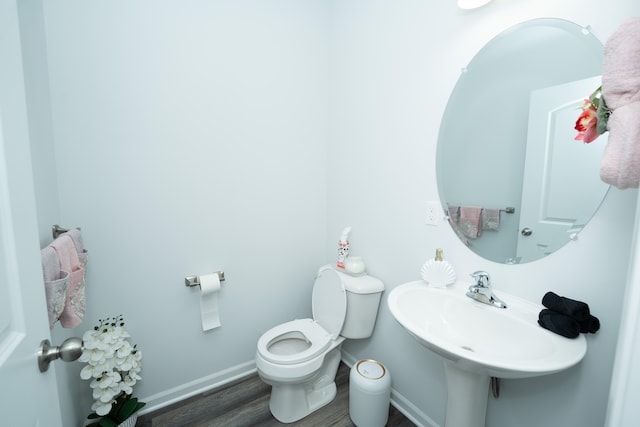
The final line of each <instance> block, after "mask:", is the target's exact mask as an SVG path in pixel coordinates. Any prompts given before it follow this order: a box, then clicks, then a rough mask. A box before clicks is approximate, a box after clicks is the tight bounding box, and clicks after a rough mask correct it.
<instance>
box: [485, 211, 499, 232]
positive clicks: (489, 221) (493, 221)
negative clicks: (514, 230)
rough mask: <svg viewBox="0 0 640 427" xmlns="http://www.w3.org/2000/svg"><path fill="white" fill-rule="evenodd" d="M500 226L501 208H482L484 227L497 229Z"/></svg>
mask: <svg viewBox="0 0 640 427" xmlns="http://www.w3.org/2000/svg"><path fill="white" fill-rule="evenodd" d="M499 227H500V209H483V210H482V229H483V230H497V229H498V228H499Z"/></svg>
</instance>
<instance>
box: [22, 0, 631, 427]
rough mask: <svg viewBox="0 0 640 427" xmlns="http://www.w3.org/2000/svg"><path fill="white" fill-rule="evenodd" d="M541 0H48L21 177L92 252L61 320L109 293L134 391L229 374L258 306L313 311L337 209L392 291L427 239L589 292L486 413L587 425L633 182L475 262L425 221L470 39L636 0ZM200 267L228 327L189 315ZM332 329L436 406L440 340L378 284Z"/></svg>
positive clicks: (616, 295) (244, 358)
mask: <svg viewBox="0 0 640 427" xmlns="http://www.w3.org/2000/svg"><path fill="white" fill-rule="evenodd" d="M432 3H433V2H432ZM540 3H541V2H535V1H533V0H522V1H520V2H508V1H506V0H495V1H494V2H493V3H492V4H490V5H489V6H487V7H485V8H484V9H481V10H479V11H476V12H473V13H463V12H460V11H458V10H457V9H456V7H455V4H454V2H450V4H444V5H443V4H441V3H437V4H429V3H427V2H425V1H417V0H416V1H413V0H405V1H402V2H397V1H382V0H376V1H372V0H367V1H365V0H351V1H349V2H343V1H333V2H325V1H313V0H308V1H296V0H273V1H270V2H263V1H258V0H254V1H249V0H244V1H231V0H225V1H222V0H220V1H213V2H212V1H209V2H206V1H196V0H189V1H186V2H179V3H178V2H175V3H174V2H157V1H155V2H154V1H150V0H147V1H137V2H130V1H124V0H120V1H115V2H114V1H109V2H106V1H103V2H85V1H81V0H73V1H72V0H65V1H51V0H44V9H43V10H44V12H43V15H44V26H45V36H46V50H47V55H48V58H47V59H48V62H47V65H48V74H49V80H50V98H51V114H52V129H53V140H54V141H55V142H54V149H55V166H56V168H55V169H56V171H55V172H52V171H51V170H49V171H48V172H47V173H46V174H45V176H49V177H50V178H52V180H49V181H46V182H43V181H40V184H38V183H37V182H36V185H40V187H39V188H37V189H36V191H37V193H38V194H41V195H42V193H44V191H43V188H45V187H48V188H49V189H54V190H57V192H58V193H59V196H58V199H57V203H58V204H59V211H57V209H55V208H53V209H52V208H51V207H49V208H41V207H40V206H41V205H42V204H39V221H40V224H41V226H40V228H41V230H44V229H46V228H48V227H49V226H50V223H60V224H61V225H63V226H69V227H73V226H80V227H82V229H83V232H84V235H85V240H86V245H87V247H88V249H89V250H90V251H91V255H90V261H89V263H90V264H89V270H88V277H87V283H88V284H87V292H88V313H87V321H86V322H85V323H84V324H83V325H82V326H81V327H79V328H78V331H77V333H78V334H80V333H81V332H82V331H83V330H84V329H86V328H89V327H90V326H91V325H92V324H93V323H94V322H95V320H96V319H97V318H99V317H103V316H108V315H112V314H119V313H123V314H125V316H126V319H127V323H128V327H129V329H130V331H131V333H132V335H133V337H134V342H136V343H138V345H139V346H140V347H141V348H142V349H143V352H144V371H143V377H144V379H143V381H142V382H141V383H140V384H139V386H136V394H137V395H139V396H141V397H143V398H146V397H153V398H158V399H160V398H161V397H162V395H163V393H166V392H168V391H171V390H175V389H176V388H178V389H179V388H180V387H182V386H184V385H185V384H189V383H191V382H193V381H197V380H198V379H200V378H202V377H208V376H211V375H214V376H215V375H217V374H220V375H224V374H225V372H227V371H229V370H232V369H233V368H234V367H237V366H239V365H240V366H245V365H243V364H244V363H245V362H250V361H251V360H252V358H253V354H254V351H255V344H256V341H257V339H258V337H259V336H260V334H261V333H262V332H263V331H264V330H266V329H267V328H268V327H271V326H272V325H275V324H277V323H280V322H282V321H285V320H290V319H292V318H294V317H303V316H307V315H309V313H310V309H309V308H310V307H309V303H310V286H311V281H312V280H313V276H314V272H315V269H316V268H317V267H318V266H319V265H320V264H322V263H323V262H326V261H328V260H332V259H333V258H334V257H335V248H336V242H337V239H338V237H339V233H340V231H341V230H342V228H343V227H344V226H345V225H351V226H352V227H353V233H352V252H353V253H354V254H356V255H362V256H363V257H364V258H365V261H366V262H367V266H368V270H369V271H370V273H371V274H373V275H376V276H377V277H379V278H381V279H382V280H383V281H384V282H385V284H386V285H387V289H388V290H389V289H391V288H393V287H394V286H396V285H398V284H401V283H403V282H406V281H409V280H414V279H416V278H417V277H418V274H419V273H418V272H419V269H420V266H421V265H422V263H423V262H424V261H425V260H426V259H427V258H429V257H431V256H432V254H433V252H434V250H435V248H436V247H443V248H444V249H445V256H446V257H447V258H448V259H449V260H450V261H451V262H452V263H453V265H454V266H455V267H456V268H457V270H458V274H459V275H460V276H464V275H465V274H466V273H468V272H470V271H472V270H473V269H476V268H483V269H487V270H488V271H490V272H491V274H492V277H493V279H494V283H495V286H496V287H497V288H499V289H503V290H506V291H508V292H511V293H514V294H517V295H520V296H523V297H525V298H529V299H534V300H538V299H539V298H541V296H542V295H543V293H544V292H545V291H546V290H549V289H554V290H556V291H557V292H559V293H561V294H565V295H567V296H571V297H573V298H578V299H583V300H585V301H587V302H589V304H590V306H591V308H592V311H593V312H594V313H595V314H596V315H597V316H598V317H599V318H600V320H601V322H602V325H603V326H602V329H601V331H600V332H599V333H598V334H597V335H595V336H591V337H589V351H588V354H587V357H586V358H585V360H584V362H583V363H582V364H581V365H579V366H578V367H576V368H573V369H571V370H570V371H568V372H565V373H562V374H558V375H554V376H551V377H543V378H537V379H530V380H520V381H519V382H517V383H516V382H515V381H505V382H504V384H503V391H502V396H501V398H500V399H499V400H497V401H494V400H490V402H489V410H488V415H487V421H488V425H489V426H492V427H508V426H511V425H515V424H518V425H522V426H526V425H531V426H533V425H539V424H543V423H545V424H546V425H584V426H594V427H595V426H601V425H602V424H603V421H604V414H605V408H606V404H607V393H608V389H609V387H608V386H609V377H610V374H611V366H612V363H613V353H614V348H615V342H616V338H617V326H618V320H619V309H618V307H619V304H620V302H621V299H622V293H623V286H624V283H625V277H626V267H627V251H628V249H629V246H630V234H631V228H632V225H633V220H632V217H633V212H634V209H635V197H636V192H635V191H617V190H612V191H611V192H610V193H609V195H608V196H607V199H606V201H605V203H604V205H603V206H602V208H601V209H600V211H599V212H598V213H597V214H596V217H595V218H594V220H593V221H592V222H591V223H590V224H589V225H588V226H587V227H586V229H585V230H584V232H583V233H582V234H581V235H580V239H579V240H578V241H577V242H575V243H572V244H571V245H569V246H567V247H565V248H563V249H562V250H561V251H559V252H558V253H557V254H556V255H554V256H553V257H551V258H549V259H545V260H541V261H538V262H535V263H533V264H527V265H521V266H504V265H499V264H494V263H491V262H487V261H484V260H482V259H480V258H478V257H477V256H475V255H473V254H472V253H470V252H469V251H467V249H466V248H465V247H463V246H462V244H461V243H459V242H458V240H457V238H456V237H455V236H454V235H453V233H452V232H451V231H450V230H449V229H448V228H447V227H445V226H440V227H427V226H424V225H423V222H422V212H423V210H424V201H426V200H437V199H438V194H437V186H436V182H435V161H434V159H435V147H436V140H437V135H438V126H439V122H440V118H441V115H442V112H443V111H444V107H445V105H446V101H447V97H448V96H449V93H450V91H451V90H452V89H453V86H454V85H455V81H456V79H457V76H458V75H459V70H460V68H461V67H463V66H464V65H465V64H466V63H468V61H470V60H471V58H472V57H473V55H474V54H475V53H476V52H477V51H478V50H479V49H480V47H481V46H482V45H483V44H484V43H486V42H487V41H488V40H490V39H491V38H492V37H493V36H494V35H496V34H498V33H499V32H500V31H502V30H503V29H506V28H507V27H509V26H511V25H513V24H515V23H517V22H521V21H523V20H526V19H529V18H535V17H543V16H556V17H562V18H567V19H571V20H573V21H575V22H578V23H580V24H584V25H586V24H590V25H592V27H593V29H594V32H595V34H596V35H597V36H598V37H600V38H601V40H603V41H604V40H605V39H606V37H607V36H608V35H609V34H610V33H611V32H612V31H613V30H614V29H615V28H616V27H617V25H618V23H619V22H620V21H621V20H622V19H623V18H624V17H626V16H628V15H631V14H638V13H640V10H639V9H638V6H637V5H632V4H631V2H629V1H627V0H615V2H614V4H615V6H613V5H612V4H611V3H609V4H607V5H606V6H605V5H601V2H598V1H596V0H590V1H588V2H586V3H585V2H584V1H583V2H578V1H577V0H571V1H566V2H563V3H562V5H556V2H544V3H543V4H540ZM36 9H37V8H36ZM33 13H36V14H37V11H36V12H33ZM36 18H37V16H36ZM21 22H22V21H21ZM43 72H44V71H43ZM35 74H36V76H35V77H34V78H35V79H36V81H39V78H41V77H42V76H41V75H38V74H37V73H35ZM43 96H44V95H43ZM43 100H44V101H46V98H43ZM30 112H31V111H30ZM41 114H42V116H41V120H46V117H45V118H44V119H42V117H43V116H46V112H45V113H41ZM35 144H36V147H37V146H38V145H37V144H38V142H36V143H35ZM40 144H42V145H41V146H40V148H42V149H43V150H45V151H44V152H46V150H48V149H50V147H51V145H50V141H49V142H47V141H46V138H43V139H42V141H41V142H40ZM42 158H46V156H43V157H41V158H40V160H39V161H34V164H36V163H38V162H42ZM43 197H44V196H43ZM52 203H53V204H54V205H55V203H56V202H52ZM42 233H44V231H42V232H41V234H42ZM41 239H44V237H43V236H42V235H41ZM217 269H224V270H225V272H226V274H227V283H226V284H225V285H224V286H223V290H222V293H221V308H222V313H221V316H222V322H223V326H222V327H221V328H220V329H218V330H215V331H212V332H209V333H202V331H201V330H200V325H199V318H198V308H199V307H198V299H197V293H196V292H195V290H193V289H186V288H185V287H184V285H183V280H184V276H185V275H188V274H194V273H196V274H197V273H206V272H209V271H213V270H217ZM56 328H59V326H57V327H56ZM58 331H59V329H58V330H57V331H54V335H55V334H57V333H60V334H62V333H67V331H62V332H58ZM71 332H73V331H69V333H71ZM345 348H346V350H347V352H348V353H349V354H350V355H351V356H352V357H374V358H377V359H379V360H381V361H383V362H384V363H385V364H387V365H388V367H389V368H390V370H391V374H392V377H393V386H394V389H395V390H396V391H397V392H398V393H399V394H400V395H401V396H404V397H405V398H406V399H408V401H409V402H410V404H412V405H415V409H416V411H417V414H418V415H420V413H422V414H423V415H424V419H423V420H426V421H428V420H429V419H431V420H433V421H434V423H435V424H440V425H441V424H442V422H443V418H444V402H445V392H444V387H445V384H444V375H443V369H442V363H441V360H440V359H438V357H437V356H435V355H433V354H431V353H429V352H428V351H427V350H425V349H423V348H422V347H420V346H419V345H418V344H417V342H415V341H414V340H413V339H412V338H410V337H409V336H408V334H406V333H405V332H404V331H403V330H402V329H401V328H400V327H399V326H398V325H397V324H396V322H395V321H394V320H393V319H392V317H391V316H390V314H389V312H388V310H387V308H386V304H383V306H382V307H381V310H380V315H379V317H378V324H377V327H376V330H375V333H374V336H373V338H372V339H370V340H364V341H359V342H355V341H354V342H348V343H347V345H346V347H345ZM70 380H71V381H72V378H70ZM83 385H84V386H85V388H86V390H87V394H88V390H89V387H88V384H82V383H80V387H82V386H83ZM87 404H88V401H87ZM76 409H77V408H76ZM78 412H80V413H83V412H87V411H86V408H80V410H79V411H78ZM67 416H68V417H69V415H67Z"/></svg>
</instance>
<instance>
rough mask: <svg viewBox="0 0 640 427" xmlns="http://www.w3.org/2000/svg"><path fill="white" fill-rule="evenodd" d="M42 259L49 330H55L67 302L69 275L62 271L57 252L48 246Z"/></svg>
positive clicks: (41, 254) (43, 251) (41, 252)
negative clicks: (54, 327)
mask: <svg viewBox="0 0 640 427" xmlns="http://www.w3.org/2000/svg"><path fill="white" fill-rule="evenodd" d="M40 256H41V258H42V276H43V278H44V291H45V295H46V298H47V313H48V315H49V329H53V326H54V325H55V323H56V322H57V321H58V319H60V314H62V312H63V310H64V306H65V303H66V300H67V284H68V281H69V273H68V272H66V271H63V270H60V260H59V259H58V254H57V253H56V250H55V249H54V248H53V247H51V246H47V247H46V248H44V249H42V250H41V251H40Z"/></svg>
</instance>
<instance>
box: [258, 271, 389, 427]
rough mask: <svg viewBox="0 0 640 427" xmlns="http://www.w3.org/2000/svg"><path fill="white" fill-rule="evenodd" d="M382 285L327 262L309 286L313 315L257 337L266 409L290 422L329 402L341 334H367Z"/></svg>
mask: <svg viewBox="0 0 640 427" xmlns="http://www.w3.org/2000/svg"><path fill="white" fill-rule="evenodd" d="M383 290H384V285H383V283H382V282H381V281H380V280H378V279H376V278H374V277H371V276H369V275H366V274H363V275H360V276H351V275H349V274H346V273H343V272H342V271H338V270H337V269H336V268H334V267H333V266H330V265H327V266H324V267H321V268H320V269H319V270H318V275H317V277H316V280H315V283H314V285H313V296H312V308H313V319H300V320H293V321H291V322H286V323H282V324H280V325H278V326H275V327H273V328H271V329H269V330H268V331H267V332H265V333H264V334H262V336H261V337H260V339H259V340H258V349H257V352H256V367H257V368H258V374H259V375H260V378H261V379H262V380H263V381H264V382H265V383H267V384H270V385H271V386H272V388H271V399H270V401H269V409H270V410H271V413H272V414H273V416H274V417H275V418H276V419H277V420H278V421H280V422H283V423H292V422H294V421H297V420H299V419H301V418H304V417H306V416H307V415H309V414H310V413H312V412H313V411H315V410H317V409H319V408H321V407H323V406H324V405H326V404H327V403H329V402H331V401H332V400H333V398H334V397H335V396H336V383H335V381H334V380H335V377H336V372H337V371H338V365H339V364H340V359H341V354H340V349H341V347H342V343H343V341H344V340H345V338H368V337H370V336H371V333H372V332H373V327H374V325H375V322H376V316H377V314H378V306H379V304H380V296H381V294H382V291H383Z"/></svg>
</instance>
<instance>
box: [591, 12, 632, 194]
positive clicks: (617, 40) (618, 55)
mask: <svg viewBox="0 0 640 427" xmlns="http://www.w3.org/2000/svg"><path fill="white" fill-rule="evenodd" d="M602 97H603V98H604V100H605V102H606V103H607V107H609V108H610V109H611V110H613V112H612V113H611V116H610V117H609V120H608V122H607V129H608V130H609V141H608V143H607V146H606V147H605V149H604V154H603V157H602V163H601V165H600V178H601V179H602V180H603V181H604V182H606V183H608V184H611V185H614V186H616V187H618V188H620V189H625V188H638V185H639V184H640V17H632V18H628V19H627V20H625V21H624V22H623V23H622V24H621V25H620V27H618V29H617V30H616V31H615V32H614V33H613V34H612V35H611V37H609V39H608V40H607V42H606V44H605V47H604V62H603V65H602Z"/></svg>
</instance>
